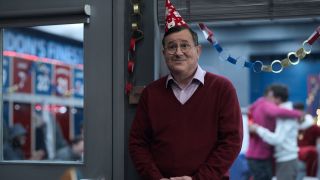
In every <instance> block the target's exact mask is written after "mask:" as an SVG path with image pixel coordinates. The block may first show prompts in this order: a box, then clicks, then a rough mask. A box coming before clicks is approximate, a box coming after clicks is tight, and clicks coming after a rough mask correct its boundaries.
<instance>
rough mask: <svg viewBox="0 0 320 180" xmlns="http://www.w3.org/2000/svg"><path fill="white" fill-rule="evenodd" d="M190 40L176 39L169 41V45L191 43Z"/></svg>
mask: <svg viewBox="0 0 320 180" xmlns="http://www.w3.org/2000/svg"><path fill="white" fill-rule="evenodd" d="M189 42H190V40H188V39H174V40H168V42H167V43H168V44H173V43H189Z"/></svg>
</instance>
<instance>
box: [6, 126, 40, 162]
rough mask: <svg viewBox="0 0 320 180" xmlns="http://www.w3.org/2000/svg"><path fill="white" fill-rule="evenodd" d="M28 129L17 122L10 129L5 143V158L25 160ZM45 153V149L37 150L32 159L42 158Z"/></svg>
mask: <svg viewBox="0 0 320 180" xmlns="http://www.w3.org/2000/svg"><path fill="white" fill-rule="evenodd" d="M26 133H27V131H26V129H25V128H24V127H23V126H22V125H21V124H19V123H17V124H15V125H14V126H13V127H12V128H10V130H9V140H8V141H7V142H4V145H3V159H4V160H23V159H25V154H24V152H23V146H24V145H25V144H26ZM44 155H45V153H44V151H42V150H40V151H35V152H33V153H32V156H31V158H30V160H40V159H42V158H43V156H44Z"/></svg>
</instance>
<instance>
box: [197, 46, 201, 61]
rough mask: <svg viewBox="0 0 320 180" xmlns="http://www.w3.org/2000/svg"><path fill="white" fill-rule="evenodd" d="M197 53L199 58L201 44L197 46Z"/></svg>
mask: <svg viewBox="0 0 320 180" xmlns="http://www.w3.org/2000/svg"><path fill="white" fill-rule="evenodd" d="M197 53H198V60H199V59H200V55H201V53H202V46H201V45H198V46H197Z"/></svg>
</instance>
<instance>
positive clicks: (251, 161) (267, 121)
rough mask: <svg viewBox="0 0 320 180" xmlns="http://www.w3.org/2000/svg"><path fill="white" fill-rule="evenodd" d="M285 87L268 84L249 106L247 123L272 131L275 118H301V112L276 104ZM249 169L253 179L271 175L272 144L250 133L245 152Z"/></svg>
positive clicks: (262, 178) (259, 179)
mask: <svg viewBox="0 0 320 180" xmlns="http://www.w3.org/2000/svg"><path fill="white" fill-rule="evenodd" d="M286 93H287V87H285V86H284V85H281V84H272V85H269V86H268V87H267V88H266V90H265V92H264V96H263V97H260V98H259V99H257V100H256V101H255V102H254V103H253V104H252V105H251V106H250V108H249V112H248V113H249V123H255V124H257V125H259V126H261V127H264V128H266V129H268V130H269V131H271V132H274V130H275V126H276V118H301V116H302V113H301V112H300V111H297V110H288V109H285V108H281V107H279V106H278V105H279V104H280V103H281V102H282V101H281V96H282V94H286ZM246 158H247V160H248V165H249V169H250V171H251V173H252V175H253V178H254V180H270V179H272V176H273V146H272V145H270V144H268V143H266V142H265V141H263V140H262V138H261V137H260V136H258V135H257V134H254V133H250V137H249V147H248V150H247V153H246Z"/></svg>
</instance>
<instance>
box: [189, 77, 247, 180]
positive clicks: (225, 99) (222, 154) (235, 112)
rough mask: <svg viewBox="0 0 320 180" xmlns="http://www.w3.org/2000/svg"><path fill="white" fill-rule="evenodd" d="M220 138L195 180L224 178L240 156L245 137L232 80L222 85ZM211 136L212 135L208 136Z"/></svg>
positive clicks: (219, 103)
mask: <svg viewBox="0 0 320 180" xmlns="http://www.w3.org/2000/svg"><path fill="white" fill-rule="evenodd" d="M221 88H222V89H223V90H222V91H221V93H220V94H221V95H220V97H221V98H220V101H219V102H217V105H218V106H219V115H218V117H219V119H218V123H217V126H218V127H217V129H218V132H217V134H218V140H217V142H216V144H215V146H214V148H213V149H212V150H211V153H210V155H209V157H208V158H207V160H206V161H205V162H204V163H203V164H202V165H201V166H200V167H199V169H198V171H197V172H196V174H194V176H193V177H192V179H193V180H203V179H222V177H223V176H224V175H225V174H226V172H227V171H228V169H229V168H230V166H231V165H232V163H233V161H234V160H235V159H236V157H237V156H238V154H239V152H240V149H241V145H242V137H243V133H242V131H243V127H242V115H241V111H240V107H239V102H238V99H237V95H236V91H235V89H234V87H233V86H232V84H231V83H230V82H227V83H226V84H225V85H224V87H221ZM208 138H210V137H208Z"/></svg>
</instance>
